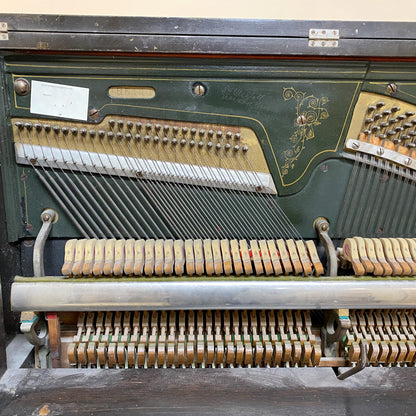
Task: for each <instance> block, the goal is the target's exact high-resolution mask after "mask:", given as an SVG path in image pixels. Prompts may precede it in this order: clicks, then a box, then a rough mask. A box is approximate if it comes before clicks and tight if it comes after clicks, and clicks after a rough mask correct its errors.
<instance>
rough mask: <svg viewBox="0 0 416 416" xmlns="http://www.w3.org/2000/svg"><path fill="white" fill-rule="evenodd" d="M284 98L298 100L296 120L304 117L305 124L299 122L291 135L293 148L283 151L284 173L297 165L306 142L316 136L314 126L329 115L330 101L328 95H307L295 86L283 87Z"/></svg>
mask: <svg viewBox="0 0 416 416" xmlns="http://www.w3.org/2000/svg"><path fill="white" fill-rule="evenodd" d="M283 99H284V100H285V101H289V100H295V101H296V120H298V118H299V117H302V119H303V122H304V124H298V123H297V122H296V121H295V123H296V129H295V131H294V132H293V134H292V136H291V137H290V142H291V144H292V147H291V149H288V150H285V151H284V152H283V154H284V156H285V164H284V165H283V167H282V175H283V176H285V175H287V174H288V173H289V169H293V168H294V167H295V162H296V160H297V159H298V158H299V156H300V155H301V153H302V151H303V149H305V146H306V142H307V141H308V140H312V139H313V138H314V137H315V131H314V128H315V127H316V126H319V125H320V124H321V122H322V120H325V119H327V118H328V117H329V113H328V110H327V109H326V108H325V105H326V104H327V103H328V98H327V97H321V98H316V97H315V96H314V95H307V93H306V92H300V91H296V90H295V89H294V88H293V87H290V88H284V89H283Z"/></svg>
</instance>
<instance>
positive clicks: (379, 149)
mask: <svg viewBox="0 0 416 416" xmlns="http://www.w3.org/2000/svg"><path fill="white" fill-rule="evenodd" d="M377 154H378V155H379V156H381V155H383V154H384V149H383V148H382V147H379V148H378V149H377Z"/></svg>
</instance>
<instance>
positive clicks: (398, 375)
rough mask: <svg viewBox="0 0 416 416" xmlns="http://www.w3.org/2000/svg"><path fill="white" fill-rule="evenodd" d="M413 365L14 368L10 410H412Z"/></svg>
mask: <svg viewBox="0 0 416 416" xmlns="http://www.w3.org/2000/svg"><path fill="white" fill-rule="evenodd" d="M415 388H416V377H415V369H414V368H404V369H400V368H391V369H386V368H367V369H365V370H364V371H362V372H361V373H359V374H357V375H356V376H354V377H352V378H350V379H347V380H345V381H339V380H337V379H336V377H335V375H334V372H333V371H332V370H331V369H330V368H317V369H310V368H300V369H286V368H278V369H226V370H220V369H197V370H192V369H185V370H182V369H180V370H179V369H177V370H166V371H164V370H119V371H117V370H14V371H11V370H8V371H6V373H5V374H4V376H3V378H2V379H1V380H0V403H1V406H0V414H1V415H2V416H3V415H4V416H9V415H19V416H25V415H100V416H101V415H114V414H120V415H139V414H140V415H162V414H163V415H166V414H173V415H218V414H221V415H243V414H249V415H250V414H253V415H254V414H255V415H256V416H258V415H268V414H273V415H319V416H322V415H325V416H327V415H338V416H342V415H348V416H352V415H360V416H361V415H366V416H371V415H377V416H378V415H388V414H394V415H413V414H414V408H415V407H414V406H415V404H416V399H415V395H414V391H415Z"/></svg>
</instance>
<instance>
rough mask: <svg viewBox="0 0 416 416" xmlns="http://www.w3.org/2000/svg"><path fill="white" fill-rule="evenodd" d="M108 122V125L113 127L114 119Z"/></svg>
mask: <svg viewBox="0 0 416 416" xmlns="http://www.w3.org/2000/svg"><path fill="white" fill-rule="evenodd" d="M108 124H109V125H110V127H114V126H115V124H116V121H115V120H113V119H111V120H109V121H108Z"/></svg>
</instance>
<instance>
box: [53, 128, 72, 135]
mask: <svg viewBox="0 0 416 416" xmlns="http://www.w3.org/2000/svg"><path fill="white" fill-rule="evenodd" d="M54 130H55V129H54ZM55 131H56V130H55ZM61 131H62V134H65V136H66V135H67V134H68V133H69V128H68V127H65V126H64V127H62V129H61Z"/></svg>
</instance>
